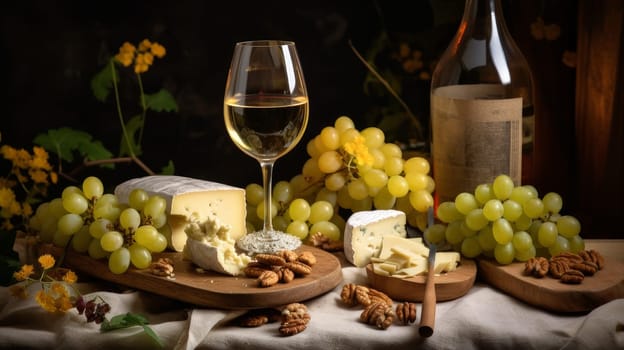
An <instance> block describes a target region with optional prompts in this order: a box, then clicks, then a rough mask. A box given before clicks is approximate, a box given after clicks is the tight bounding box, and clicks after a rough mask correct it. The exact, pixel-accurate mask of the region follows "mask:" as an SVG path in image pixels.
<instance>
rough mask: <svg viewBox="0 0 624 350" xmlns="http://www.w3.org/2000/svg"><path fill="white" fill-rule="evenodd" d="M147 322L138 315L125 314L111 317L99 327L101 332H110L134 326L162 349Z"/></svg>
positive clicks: (160, 343)
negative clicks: (140, 328) (141, 329)
mask: <svg viewBox="0 0 624 350" xmlns="http://www.w3.org/2000/svg"><path fill="white" fill-rule="evenodd" d="M148 324H149V322H148V321H147V319H146V318H145V317H144V316H142V315H139V314H133V313H130V312H128V313H126V314H121V315H116V316H113V317H112V318H111V319H110V321H109V320H104V322H102V323H101V325H100V331H101V332H110V331H114V330H117V329H122V328H129V327H134V326H141V327H143V331H144V332H145V333H146V334H147V335H149V336H150V337H151V338H152V339H154V341H155V342H156V343H157V344H158V345H159V346H160V347H163V346H164V344H163V342H162V340H161V339H160V338H159V337H158V335H157V334H156V332H154V330H153V329H152V328H150V327H149V326H148Z"/></svg>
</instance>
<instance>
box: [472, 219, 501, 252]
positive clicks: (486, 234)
mask: <svg viewBox="0 0 624 350" xmlns="http://www.w3.org/2000/svg"><path fill="white" fill-rule="evenodd" d="M477 241H478V242H479V246H480V247H481V250H482V251H484V252H491V251H494V248H495V247H496V244H498V242H496V240H495V239H494V233H493V232H492V226H491V225H487V226H485V227H484V228H482V229H481V230H480V231H479V232H478V233H477Z"/></svg>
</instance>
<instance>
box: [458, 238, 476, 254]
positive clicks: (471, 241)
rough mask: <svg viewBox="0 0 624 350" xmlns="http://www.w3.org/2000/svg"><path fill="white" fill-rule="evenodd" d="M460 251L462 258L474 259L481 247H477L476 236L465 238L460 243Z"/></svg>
mask: <svg viewBox="0 0 624 350" xmlns="http://www.w3.org/2000/svg"><path fill="white" fill-rule="evenodd" d="M460 251H461V253H462V255H463V256H465V257H467V258H476V257H477V256H479V255H480V254H481V246H480V245H479V241H478V239H477V236H472V237H466V238H465V239H464V240H463V241H462V243H461V248H460Z"/></svg>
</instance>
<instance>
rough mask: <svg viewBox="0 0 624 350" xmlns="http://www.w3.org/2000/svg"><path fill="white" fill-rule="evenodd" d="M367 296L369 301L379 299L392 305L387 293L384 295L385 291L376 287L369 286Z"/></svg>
mask: <svg viewBox="0 0 624 350" xmlns="http://www.w3.org/2000/svg"><path fill="white" fill-rule="evenodd" d="M368 297H369V298H370V300H371V302H377V301H381V302H384V303H386V304H388V305H390V306H392V299H391V298H390V297H389V296H388V295H386V293H384V292H381V291H379V290H377V289H373V288H369V289H368Z"/></svg>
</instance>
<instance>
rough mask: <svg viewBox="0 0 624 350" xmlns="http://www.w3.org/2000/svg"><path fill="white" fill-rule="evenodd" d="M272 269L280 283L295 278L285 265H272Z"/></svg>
mask: <svg viewBox="0 0 624 350" xmlns="http://www.w3.org/2000/svg"><path fill="white" fill-rule="evenodd" d="M273 271H274V272H275V273H277V277H278V278H279V281H280V282H282V283H290V282H292V280H294V279H295V273H294V272H293V271H292V270H291V269H289V268H287V267H286V266H273Z"/></svg>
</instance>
